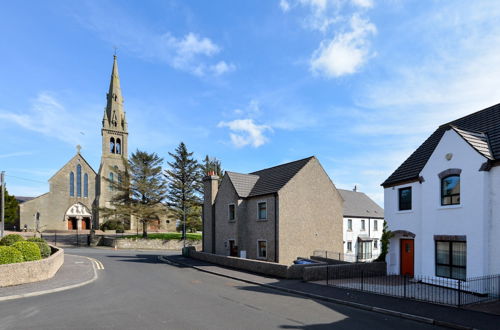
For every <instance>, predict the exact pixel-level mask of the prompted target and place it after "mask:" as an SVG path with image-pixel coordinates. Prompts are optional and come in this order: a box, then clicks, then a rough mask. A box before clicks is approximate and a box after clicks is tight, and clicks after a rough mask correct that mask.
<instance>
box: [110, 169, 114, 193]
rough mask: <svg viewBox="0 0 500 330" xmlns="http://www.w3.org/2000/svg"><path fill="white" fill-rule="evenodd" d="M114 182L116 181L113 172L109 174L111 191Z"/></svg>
mask: <svg viewBox="0 0 500 330" xmlns="http://www.w3.org/2000/svg"><path fill="white" fill-rule="evenodd" d="M113 181H114V174H113V172H111V173H109V190H110V191H113Z"/></svg>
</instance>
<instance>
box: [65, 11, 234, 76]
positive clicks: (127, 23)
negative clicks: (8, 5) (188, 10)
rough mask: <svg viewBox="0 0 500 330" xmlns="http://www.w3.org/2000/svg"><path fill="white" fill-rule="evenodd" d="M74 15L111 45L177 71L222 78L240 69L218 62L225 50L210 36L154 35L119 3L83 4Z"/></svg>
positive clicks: (197, 34)
mask: <svg viewBox="0 0 500 330" xmlns="http://www.w3.org/2000/svg"><path fill="white" fill-rule="evenodd" d="M110 12H112V13H113V19H112V20H110V19H109V13H110ZM73 14H74V16H75V17H76V18H77V19H78V21H79V22H80V23H81V24H82V25H83V26H84V27H86V28H88V29H90V30H92V31H95V32H96V34H97V35H98V36H99V37H100V38H102V39H104V40H105V41H107V42H109V43H110V44H112V45H116V46H118V47H119V48H120V49H123V50H127V51H129V52H130V53H132V54H134V55H135V56H138V57H141V58H145V59H148V60H155V61H161V62H164V63H167V64H168V65H170V66H171V67H173V68H175V69H177V70H181V71H185V72H189V73H191V74H193V75H196V76H200V77H201V76H206V75H214V76H219V75H222V74H225V73H229V72H231V71H234V70H235V68H236V66H235V65H234V64H232V63H230V62H228V61H227V60H221V59H218V60H217V59H215V57H216V55H218V54H219V53H221V51H222V47H221V46H220V45H218V44H217V43H216V42H214V41H213V40H212V39H210V38H208V37H207V36H203V35H200V34H199V33H195V32H188V33H187V34H185V35H183V36H176V35H174V34H173V33H172V32H171V31H154V30H153V29H151V28H149V27H148V25H147V24H146V23H145V22H141V21H139V20H138V19H137V16H135V17H134V16H133V15H131V14H129V13H127V12H126V11H125V10H124V9H123V8H122V7H120V5H119V4H117V3H113V4H112V5H111V4H109V3H107V2H99V3H96V2H92V3H90V2H84V3H83V4H80V3H79V4H78V10H76V9H75V10H74V11H73Z"/></svg>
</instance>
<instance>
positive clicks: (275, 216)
mask: <svg viewBox="0 0 500 330" xmlns="http://www.w3.org/2000/svg"><path fill="white" fill-rule="evenodd" d="M277 200H278V193H274V262H279V260H280V259H279V252H278V251H279V250H278V246H279V244H278V237H279V236H278V207H277V204H278V203H277Z"/></svg>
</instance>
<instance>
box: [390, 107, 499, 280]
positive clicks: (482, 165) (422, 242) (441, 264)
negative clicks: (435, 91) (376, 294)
mask: <svg viewBox="0 0 500 330" xmlns="http://www.w3.org/2000/svg"><path fill="white" fill-rule="evenodd" d="M499 160H500V104H498V105H495V106H492V107H490V108H487V109H484V110H481V111H478V112H475V113H473V114H471V115H468V116H466V117H463V118H460V119H457V120H455V121H452V122H450V123H447V124H444V125H441V126H440V127H439V128H438V129H437V130H436V131H435V132H434V133H433V134H432V135H431V136H430V137H429V138H428V139H427V140H426V141H425V142H424V143H423V144H422V145H421V146H420V147H419V148H418V149H417V150H416V151H415V152H414V153H413V154H412V155H411V156H410V157H409V158H408V159H407V160H406V161H405V162H404V163H403V164H402V165H401V166H400V167H399V168H398V169H397V170H396V171H395V172H394V173H393V174H392V175H391V176H390V177H389V178H388V179H387V180H386V181H385V182H384V183H383V184H382V185H383V187H384V211H385V217H386V221H387V223H388V227H389V229H390V230H391V231H392V232H393V233H394V237H393V238H392V239H391V240H390V247H389V253H388V255H387V257H386V261H387V267H388V272H389V273H392V274H406V275H410V276H413V275H417V276H428V277H433V278H434V277H436V278H449V279H450V281H453V280H464V279H467V278H471V277H476V276H484V275H491V274H500V258H499V257H498V251H500V240H499V239H498V238H499V237H500V166H498V165H500V161H499Z"/></svg>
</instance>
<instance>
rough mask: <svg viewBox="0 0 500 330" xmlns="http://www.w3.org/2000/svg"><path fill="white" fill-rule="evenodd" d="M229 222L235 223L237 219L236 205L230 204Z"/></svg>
mask: <svg viewBox="0 0 500 330" xmlns="http://www.w3.org/2000/svg"><path fill="white" fill-rule="evenodd" d="M228 211H229V221H234V220H235V219H236V209H235V205H234V204H229V210H228Z"/></svg>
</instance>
